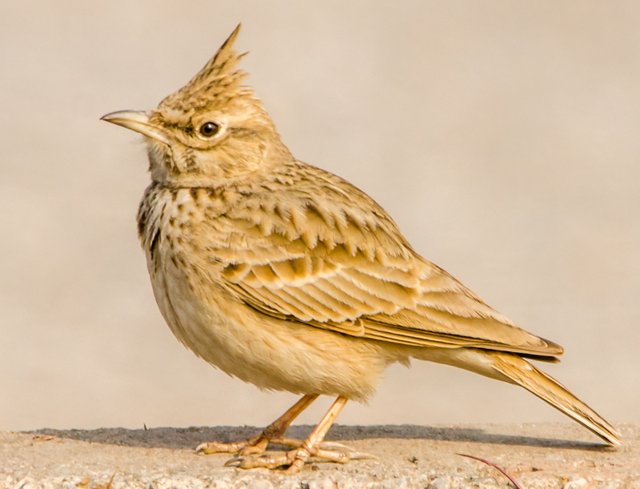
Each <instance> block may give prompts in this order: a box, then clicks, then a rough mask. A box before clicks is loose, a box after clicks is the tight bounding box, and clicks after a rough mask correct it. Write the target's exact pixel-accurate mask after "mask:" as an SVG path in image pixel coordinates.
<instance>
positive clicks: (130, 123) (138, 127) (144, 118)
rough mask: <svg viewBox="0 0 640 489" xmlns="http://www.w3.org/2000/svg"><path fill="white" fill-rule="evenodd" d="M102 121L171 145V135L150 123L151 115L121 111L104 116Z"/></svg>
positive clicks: (134, 111)
mask: <svg viewBox="0 0 640 489" xmlns="http://www.w3.org/2000/svg"><path fill="white" fill-rule="evenodd" d="M100 120H103V121H107V122H111V123H112V124H117V125H118V126H122V127H126V128H127V129H131V130H132V131H136V132H139V133H140V134H142V135H144V136H146V137H148V138H151V139H155V140H156V141H160V142H162V143H165V144H170V143H171V139H170V138H169V134H167V132H166V131H165V130H164V129H163V128H161V127H158V126H157V125H155V124H153V123H151V122H149V115H148V114H147V113H146V112H143V111H136V110H119V111H118V112H111V113H109V114H106V115H103V116H102V117H100Z"/></svg>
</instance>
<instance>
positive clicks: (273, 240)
mask: <svg viewBox="0 0 640 489" xmlns="http://www.w3.org/2000/svg"><path fill="white" fill-rule="evenodd" d="M327 178H328V177H327ZM331 178H334V177H331ZM290 191H291V188H290V187H288V192H290ZM327 192H334V193H335V192H337V190H336V189H335V188H333V187H332V188H329V189H327ZM354 192H355V193H354V195H351V194H348V193H346V194H344V193H341V194H340V196H339V198H340V199H346V203H345V204H344V205H342V206H339V205H335V203H333V204H332V203H331V202H329V204H327V205H323V203H320V202H317V201H315V200H314V198H313V197H312V196H310V195H305V196H304V198H301V199H300V200H299V201H295V199H294V201H287V202H286V203H284V202H280V201H278V200H277V192H272V193H271V194H269V195H261V196H257V197H256V198H260V199H263V200H265V202H264V203H263V204H261V205H247V206H245V207H244V210H242V209H238V210H237V211H236V210H235V208H231V209H229V210H228V211H227V212H226V214H225V216H224V218H219V219H217V220H216V223H215V225H212V226H211V227H210V231H211V234H212V237H211V239H210V246H208V247H207V250H208V252H209V253H210V255H211V262H212V263H221V264H222V268H221V270H222V272H221V276H222V278H223V280H224V283H225V284H226V286H227V287H228V288H229V289H230V290H231V291H232V292H233V293H234V294H236V296H237V297H238V298H239V299H240V300H242V301H244V302H245V303H246V304H248V305H249V306H251V307H252V308H254V309H255V310H258V311H260V312H261V313H263V314H266V315H270V316H273V317H276V318H278V319H286V320H289V321H296V322H298V323H301V324H304V325H307V326H308V327H318V328H323V329H328V330H331V331H335V332H336V333H341V334H348V335H353V336H358V337H365V338H369V339H372V340H377V341H385V342H392V343H397V344H402V345H407V346H415V347H441V348H459V347H478V348H486V349H494V350H502V351H512V352H518V353H525V354H531V355H539V356H542V357H545V356H555V355H559V354H560V353H562V348H561V347H559V346H558V345H555V344H554V343H552V342H549V341H547V340H544V339H542V338H538V337H537V336H534V335H532V334H530V333H528V332H526V331H525V330H523V329H521V328H519V327H517V326H516V325H514V324H513V323H512V322H511V321H510V320H509V319H507V318H506V317H504V316H503V315H501V314H500V313H498V312H497V311H495V310H494V309H492V308H491V307H490V306H488V305H487V304H485V303H484V302H483V301H482V300H481V299H480V298H479V297H477V296H476V295H475V294H474V293H473V292H471V291H470V290H469V289H467V288H466V287H465V286H464V285H462V284H461V283H460V282H459V281H457V280H456V279H455V278H453V277H452V276H451V275H449V274H448V273H447V272H446V271H444V270H442V269H441V268H439V267H437V266H436V265H434V264H432V263H430V262H428V261H427V260H424V259H423V258H422V257H420V256H419V255H418V254H417V253H415V252H414V251H413V250H412V249H411V247H410V245H409V244H408V243H407V242H406V240H405V239H404V238H403V237H402V234H401V233H400V231H399V230H398V229H397V227H396V225H395V223H393V221H392V220H391V218H389V217H388V216H387V215H386V213H384V211H383V210H382V209H381V208H379V207H378V206H377V204H375V203H374V202H373V201H371V200H370V199H369V201H368V202H367V206H368V207H367V206H363V205H360V206H358V207H357V208H356V207H353V206H351V207H350V204H349V201H348V199H363V198H366V199H368V197H366V196H365V195H364V194H362V193H361V192H359V191H358V190H357V189H354ZM254 197H255V196H254ZM290 197H291V196H290V195H289V198H290ZM270 198H271V199H276V200H273V201H269V199H270ZM348 204H349V205H348ZM363 209H364V210H363ZM367 209H368V210H367ZM269 219H271V221H269Z"/></svg>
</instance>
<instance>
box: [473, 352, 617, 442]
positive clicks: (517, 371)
mask: <svg viewBox="0 0 640 489" xmlns="http://www.w3.org/2000/svg"><path fill="white" fill-rule="evenodd" d="M485 354H486V355H487V356H490V358H491V360H492V362H491V367H492V368H493V369H494V370H495V371H497V372H499V373H500V374H502V375H503V376H505V377H507V379H509V380H510V381H512V382H513V383H515V384H517V385H520V386H521V387H524V388H525V389H527V390H528V391H529V392H531V393H532V394H535V395H536V396H538V397H539V398H540V399H542V400H543V401H545V402H547V403H549V404H551V405H552V406H553V407H554V408H556V409H558V410H559V411H561V412H563V413H564V414H566V415H567V416H570V417H571V418H573V419H575V420H576V421H577V422H578V423H580V424H582V425H583V426H584V427H585V428H587V429H589V430H591V431H592V432H593V433H595V434H596V435H598V436H599V437H600V438H602V439H603V440H604V441H606V442H607V443H608V444H610V445H621V444H622V442H621V441H620V434H619V433H618V432H617V431H616V429H615V428H614V427H613V426H611V424H609V423H608V422H607V421H606V420H605V419H604V418H603V417H602V416H600V415H599V414H598V413H596V412H595V411H594V410H593V409H591V408H590V407H589V406H587V405H586V404H585V403H584V402H582V401H581V400H580V399H578V398H577V397H576V396H574V395H573V394H572V393H571V392H569V390H568V389H567V388H566V387H564V386H563V385H562V384H560V383H559V382H558V381H557V380H555V379H554V378H552V377H551V376H549V375H547V374H545V373H544V372H542V371H540V370H538V369H537V368H535V367H534V366H533V365H531V364H530V363H529V362H527V361H526V360H525V359H523V358H522V357H520V356H518V355H513V354H508V353H497V352H485Z"/></svg>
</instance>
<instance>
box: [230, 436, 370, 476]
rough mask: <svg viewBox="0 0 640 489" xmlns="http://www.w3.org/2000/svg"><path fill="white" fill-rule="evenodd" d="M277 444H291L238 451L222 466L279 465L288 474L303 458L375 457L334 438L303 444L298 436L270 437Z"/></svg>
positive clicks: (341, 460)
mask: <svg viewBox="0 0 640 489" xmlns="http://www.w3.org/2000/svg"><path fill="white" fill-rule="evenodd" d="M271 442H272V443H274V444H277V445H284V446H292V447H295V448H293V449H292V450H289V451H287V452H267V453H261V454H257V453H250V454H240V455H238V456H237V457H233V458H231V459H229V460H228V461H227V462H226V463H225V464H224V465H225V467H237V468H240V469H256V468H265V469H279V468H286V472H287V473H289V474H292V473H296V472H298V471H299V470H300V469H301V468H302V467H303V466H304V464H305V463H306V462H333V463H340V464H344V463H347V462H349V461H351V460H363V459H371V458H375V457H374V456H373V455H371V454H368V453H363V452H357V451H355V450H353V449H351V448H349V447H347V446H346V445H343V444H341V443H336V442H322V443H319V444H318V445H317V446H315V447H310V448H309V447H307V446H306V445H305V443H304V442H303V441H301V440H295V439H292V438H280V439H273V440H271Z"/></svg>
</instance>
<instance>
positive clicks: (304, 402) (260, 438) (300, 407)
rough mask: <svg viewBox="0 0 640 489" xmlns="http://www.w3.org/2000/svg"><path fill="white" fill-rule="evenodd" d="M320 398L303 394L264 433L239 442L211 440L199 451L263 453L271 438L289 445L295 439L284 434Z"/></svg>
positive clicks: (198, 448) (208, 453)
mask: <svg viewBox="0 0 640 489" xmlns="http://www.w3.org/2000/svg"><path fill="white" fill-rule="evenodd" d="M317 398H318V394H306V395H304V396H302V397H301V398H300V399H299V400H298V402H296V403H295V404H294V405H293V406H291V407H290V408H289V409H287V411H286V412H285V413H284V414H283V415H282V416H280V417H279V418H278V419H276V420H275V421H274V422H273V423H271V424H270V425H269V426H267V427H266V428H265V429H264V430H263V431H262V433H260V434H259V435H256V436H252V437H251V438H249V439H247V440H244V441H238V442H229V443H223V442H217V441H211V442H207V443H202V444H200V445H198V447H197V448H196V452H197V453H201V454H204V455H210V454H212V453H238V452H239V453H241V454H242V455H249V454H254V453H263V452H264V451H265V450H266V449H267V445H268V444H269V442H270V441H271V440H274V441H277V442H282V444H284V445H288V444H289V443H290V442H293V441H295V440H290V439H284V438H282V435H284V433H285V432H286V431H287V429H288V428H289V426H290V425H291V423H292V422H293V420H294V419H296V418H297V417H298V415H299V414H300V413H301V412H302V411H304V410H305V409H306V408H308V407H309V405H310V404H311V403H312V402H313V401H315V400H316V399H317Z"/></svg>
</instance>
